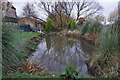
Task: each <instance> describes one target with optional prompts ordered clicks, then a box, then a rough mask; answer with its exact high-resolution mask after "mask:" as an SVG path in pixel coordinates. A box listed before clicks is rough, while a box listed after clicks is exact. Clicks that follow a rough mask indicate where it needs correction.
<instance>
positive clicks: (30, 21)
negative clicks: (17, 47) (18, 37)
mask: <svg viewBox="0 0 120 80" xmlns="http://www.w3.org/2000/svg"><path fill="white" fill-rule="evenodd" d="M18 23H19V24H21V25H23V24H24V25H30V28H31V30H32V31H35V32H36V31H39V30H42V31H43V30H44V25H42V24H43V22H42V21H40V20H37V19H35V18H27V17H23V18H20V20H19V21H18Z"/></svg>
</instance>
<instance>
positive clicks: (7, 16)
mask: <svg viewBox="0 0 120 80" xmlns="http://www.w3.org/2000/svg"><path fill="white" fill-rule="evenodd" d="M2 6H3V7H2V16H3V21H4V22H6V23H10V24H17V22H18V20H19V19H18V18H17V14H16V8H15V7H14V6H13V5H12V3H10V2H3V3H2Z"/></svg>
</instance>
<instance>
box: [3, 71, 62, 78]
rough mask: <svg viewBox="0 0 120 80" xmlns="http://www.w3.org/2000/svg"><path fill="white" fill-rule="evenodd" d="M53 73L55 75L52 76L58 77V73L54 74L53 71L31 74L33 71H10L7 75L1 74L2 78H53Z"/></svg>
mask: <svg viewBox="0 0 120 80" xmlns="http://www.w3.org/2000/svg"><path fill="white" fill-rule="evenodd" d="M53 75H55V77H54V78H60V77H59V75H58V74H54V73H48V72H39V73H37V74H33V73H30V74H28V73H26V72H24V73H19V72H15V73H10V74H8V75H3V78H53Z"/></svg>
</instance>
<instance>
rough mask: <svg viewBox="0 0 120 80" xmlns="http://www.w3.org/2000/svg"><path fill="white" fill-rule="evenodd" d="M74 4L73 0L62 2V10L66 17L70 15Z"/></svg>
mask: <svg viewBox="0 0 120 80" xmlns="http://www.w3.org/2000/svg"><path fill="white" fill-rule="evenodd" d="M74 5H75V2H62V8H63V12H64V13H65V14H66V17H70V15H71V12H72V10H73V7H74Z"/></svg>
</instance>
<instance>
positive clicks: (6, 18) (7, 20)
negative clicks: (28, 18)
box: [2, 16, 19, 23]
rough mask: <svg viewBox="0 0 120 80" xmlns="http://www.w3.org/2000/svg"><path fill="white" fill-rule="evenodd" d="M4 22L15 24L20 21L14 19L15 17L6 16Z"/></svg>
mask: <svg viewBox="0 0 120 80" xmlns="http://www.w3.org/2000/svg"><path fill="white" fill-rule="evenodd" d="M2 20H3V21H4V22H14V23H17V22H18V20H19V19H18V18H14V17H8V16H5V17H4V18H3V19H2Z"/></svg>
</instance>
